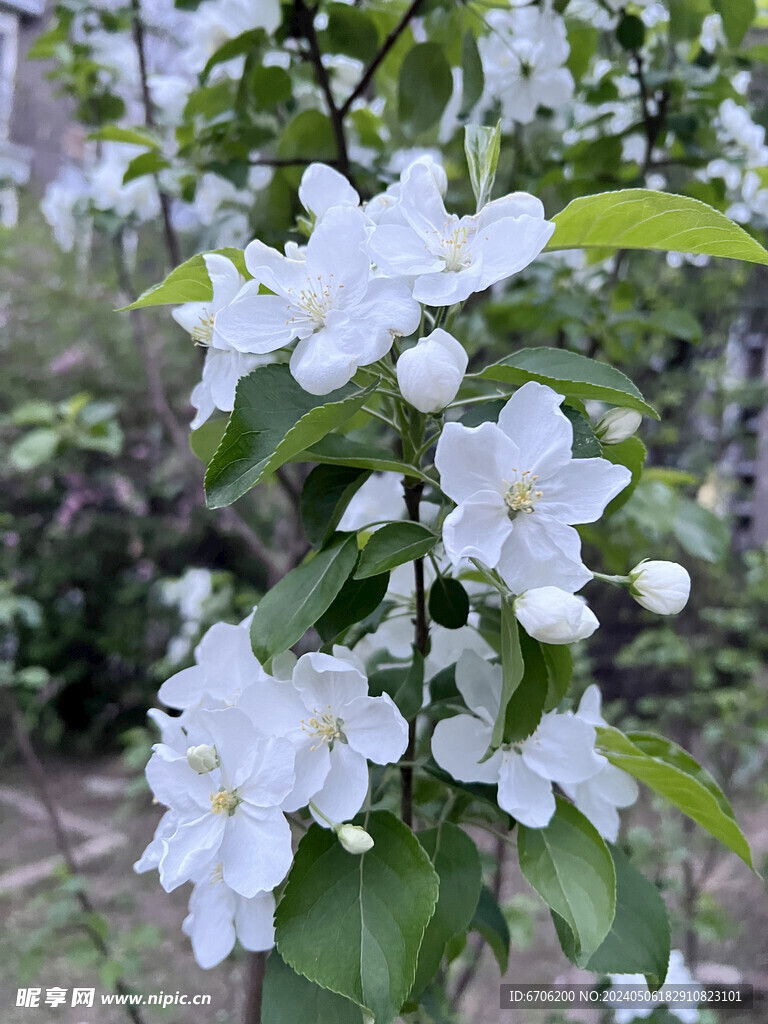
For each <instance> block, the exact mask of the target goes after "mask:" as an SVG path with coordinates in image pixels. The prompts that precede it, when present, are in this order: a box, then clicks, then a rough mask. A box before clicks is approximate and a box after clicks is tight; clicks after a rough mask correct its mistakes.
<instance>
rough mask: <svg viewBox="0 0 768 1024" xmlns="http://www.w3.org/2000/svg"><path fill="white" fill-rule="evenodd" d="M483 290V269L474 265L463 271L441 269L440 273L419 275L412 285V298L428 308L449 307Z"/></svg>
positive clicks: (484, 286)
mask: <svg viewBox="0 0 768 1024" xmlns="http://www.w3.org/2000/svg"><path fill="white" fill-rule="evenodd" d="M485 288H486V285H485V284H483V268H482V266H481V264H480V263H475V264H473V265H472V266H469V267H467V268H465V269H463V270H446V269H445V267H443V268H442V270H441V272H440V273H430V274H420V275H419V276H418V277H417V278H416V280H415V282H414V285H413V297H414V298H415V299H418V300H419V302H424V303H426V304H427V305H428V306H450V305H452V304H453V303H454V302H464V300H465V299H468V298H469V296H470V295H471V294H472V293H473V292H480V291H484V290H485Z"/></svg>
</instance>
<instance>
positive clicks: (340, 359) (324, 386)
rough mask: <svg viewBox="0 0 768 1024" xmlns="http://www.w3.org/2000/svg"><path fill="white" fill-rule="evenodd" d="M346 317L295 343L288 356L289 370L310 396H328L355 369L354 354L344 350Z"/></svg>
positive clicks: (355, 360) (347, 378)
mask: <svg viewBox="0 0 768 1024" xmlns="http://www.w3.org/2000/svg"><path fill="white" fill-rule="evenodd" d="M346 323H347V320H346V317H344V318H343V324H342V325H341V326H336V327H331V326H327V327H322V328H320V330H319V331H315V333H314V334H311V335H310V336H309V337H308V338H304V339H303V340H302V341H300V342H299V343H298V345H297V346H296V348H295V349H294V350H293V353H292V355H291V373H292V374H293V377H294V379H295V380H296V381H297V382H298V383H299V384H300V385H301V387H302V388H304V390H305V391H308V392H309V394H310V395H328V394H330V393H331V392H332V391H336V390H337V388H340V387H343V386H344V385H345V384H347V383H348V382H349V381H350V380H351V379H352V377H354V375H355V373H356V372H357V365H358V364H357V356H356V354H355V353H354V352H350V351H348V346H347V345H346V344H345V342H346V338H347V334H346V332H345V330H344V329H342V327H346Z"/></svg>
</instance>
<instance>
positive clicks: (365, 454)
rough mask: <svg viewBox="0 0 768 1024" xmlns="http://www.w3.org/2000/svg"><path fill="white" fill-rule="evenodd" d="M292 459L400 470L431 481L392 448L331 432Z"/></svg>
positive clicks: (381, 470) (386, 470) (393, 471)
mask: <svg viewBox="0 0 768 1024" xmlns="http://www.w3.org/2000/svg"><path fill="white" fill-rule="evenodd" d="M292 461H293V462H320V463H322V464H323V465H327V466H356V467H357V468H358V469H372V470H374V471H376V472H379V473H400V474H401V475H404V476H413V477H418V479H419V480H425V481H426V482H427V483H431V481H430V479H429V477H428V476H425V475H424V474H423V473H422V472H421V471H420V470H419V469H417V468H416V467H415V466H409V465H408V464H407V463H405V462H399V461H398V460H397V459H396V458H395V457H394V455H392V453H391V452H388V451H386V449H384V448H377V447H376V446H375V445H373V444H368V443H363V442H361V441H353V440H352V439H351V438H349V437H342V436H340V435H338V434H330V435H329V436H328V437H324V438H323V439H322V441H318V442H317V444H313V445H312V447H311V448H310V449H308V450H307V451H305V452H299V453H298V454H297V455H296V456H294V458H293V460H292Z"/></svg>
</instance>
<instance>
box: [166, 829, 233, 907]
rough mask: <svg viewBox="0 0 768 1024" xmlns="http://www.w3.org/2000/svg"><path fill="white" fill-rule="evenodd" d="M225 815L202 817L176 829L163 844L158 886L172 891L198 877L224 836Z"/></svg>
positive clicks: (211, 858)
mask: <svg viewBox="0 0 768 1024" xmlns="http://www.w3.org/2000/svg"><path fill="white" fill-rule="evenodd" d="M224 824H225V823H224V816H223V815H221V814H205V815H203V816H202V817H200V818H198V819H197V820H196V821H188V822H185V823H184V824H182V825H179V827H178V828H177V829H176V831H175V832H174V834H173V835H172V836H171V837H170V838H169V839H168V840H167V841H166V849H165V853H164V855H163V857H162V859H161V860H160V863H159V865H158V868H157V870H158V872H159V875H160V884H161V885H162V887H163V888H164V889H165V891H166V892H172V891H173V890H174V889H175V888H177V887H178V886H179V885H181V884H182V882H189V881H191V880H192V879H193V878H198V877H199V876H200V874H201V873H202V872H203V871H205V869H206V867H207V866H208V865H209V864H210V862H211V861H212V860H213V858H214V856H215V855H216V853H217V851H218V849H219V847H220V846H221V842H222V838H223V836H224Z"/></svg>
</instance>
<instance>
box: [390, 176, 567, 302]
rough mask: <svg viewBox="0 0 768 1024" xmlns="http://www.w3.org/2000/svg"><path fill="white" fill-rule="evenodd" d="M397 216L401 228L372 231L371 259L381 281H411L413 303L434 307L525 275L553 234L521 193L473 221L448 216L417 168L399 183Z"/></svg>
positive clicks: (535, 204)
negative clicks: (395, 278)
mask: <svg viewBox="0 0 768 1024" xmlns="http://www.w3.org/2000/svg"><path fill="white" fill-rule="evenodd" d="M398 213H399V214H400V215H401V217H402V218H403V219H404V220H405V223H404V224H402V223H389V222H388V221H385V222H384V223H380V224H379V225H378V226H377V227H376V228H374V231H373V234H372V235H371V252H372V254H373V257H374V259H375V260H376V263H377V265H378V268H379V270H380V272H381V273H383V274H385V275H386V276H388V277H408V278H415V282H414V286H413V297H414V298H415V299H418V301H419V302H425V303H427V304H429V305H432V306H442V305H449V304H450V303H454V302H463V301H464V300H465V299H467V298H468V297H469V296H470V295H471V294H472V293H473V292H481V291H484V290H485V289H486V288H488V287H489V286H490V285H492V284H495V283H496V282H497V281H501V280H503V279H504V278H507V277H511V276H512V274H516V273H518V272H519V271H520V270H523V268H524V267H527V266H528V264H529V263H531V262H532V260H534V259H535V258H536V256H538V255H539V253H540V252H541V250H542V249H543V248H544V246H545V245H546V244H547V242H548V241H549V239H550V238H551V236H552V232H553V231H554V230H555V226H554V224H553V223H551V222H550V221H547V220H545V219H544V207H543V206H542V204H541V202H540V201H539V200H538V199H536V198H534V197H533V196H531V195H528V194H527V193H526V192H514V193H512V194H511V195H508V196H504V197H503V198H501V199H495V200H494V201H493V202H491V203H488V204H487V206H484V207H483V209H482V210H481V211H480V212H479V213H477V214H474V215H473V216H471V217H458V216H457V215H456V214H449V213H447V212H446V209H445V205H444V203H443V197H442V196H441V194H440V190H439V188H438V186H437V184H436V182H435V178H434V175H433V174H432V173H431V171H430V169H429V168H428V167H426V166H425V165H424V164H419V163H417V164H415V165H414V166H413V167H412V168H411V169H410V171H409V173H408V175H407V177H406V178H405V180H404V181H403V183H402V187H401V189H400V200H399V203H398Z"/></svg>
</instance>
